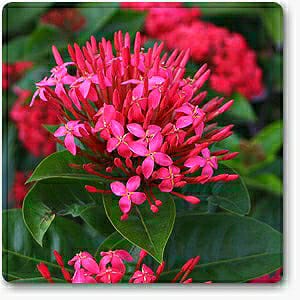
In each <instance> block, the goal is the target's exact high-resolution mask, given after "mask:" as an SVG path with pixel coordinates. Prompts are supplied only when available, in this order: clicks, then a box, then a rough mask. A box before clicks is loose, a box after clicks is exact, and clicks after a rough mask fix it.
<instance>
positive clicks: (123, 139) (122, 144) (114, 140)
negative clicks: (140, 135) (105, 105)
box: [107, 120, 132, 158]
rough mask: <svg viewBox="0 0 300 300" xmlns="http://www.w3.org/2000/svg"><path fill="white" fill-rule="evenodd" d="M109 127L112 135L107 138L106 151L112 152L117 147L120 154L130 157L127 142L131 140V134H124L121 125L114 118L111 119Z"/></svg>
mask: <svg viewBox="0 0 300 300" xmlns="http://www.w3.org/2000/svg"><path fill="white" fill-rule="evenodd" d="M110 128H111V132H112V134H113V136H114V137H111V138H110V139H109V140H108V142H107V151H108V152H112V151H113V150H115V149H117V150H118V153H119V155H120V156H122V157H125V158H127V157H130V156H131V151H130V149H129V145H128V144H129V143H130V142H131V141H132V137H131V134H130V133H126V134H124V128H123V126H122V125H121V124H120V123H119V122H118V121H116V120H111V123H110Z"/></svg>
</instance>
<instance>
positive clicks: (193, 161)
mask: <svg viewBox="0 0 300 300" xmlns="http://www.w3.org/2000/svg"><path fill="white" fill-rule="evenodd" d="M205 163H206V160H205V159H204V158H202V157H200V156H194V157H190V158H188V159H187V160H186V161H185V163H184V166H185V167H188V168H193V167H195V166H199V167H203V166H204V165H205Z"/></svg>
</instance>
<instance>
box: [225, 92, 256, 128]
mask: <svg viewBox="0 0 300 300" xmlns="http://www.w3.org/2000/svg"><path fill="white" fill-rule="evenodd" d="M232 99H234V103H233V105H232V107H231V108H230V110H228V111H227V112H226V115H230V116H231V122H232V123H235V121H237V122H238V121H241V120H242V121H251V122H253V121H255V120H256V115H255V112H254V110H253V108H252V106H251V103H250V102H249V101H248V100H247V99H246V98H245V97H244V96H242V95H241V94H237V93H236V94H234V95H232Z"/></svg>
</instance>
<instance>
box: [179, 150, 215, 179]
mask: <svg viewBox="0 0 300 300" xmlns="http://www.w3.org/2000/svg"><path fill="white" fill-rule="evenodd" d="M201 154H202V156H203V157H201V156H194V157H191V158H189V159H187V160H186V162H185V163H184V165H185V166H186V167H188V168H193V169H194V168H197V167H198V168H200V167H201V168H203V169H202V173H201V176H208V178H210V177H211V176H212V175H213V173H214V170H213V169H217V168H218V161H217V158H216V157H215V156H210V151H209V150H208V148H205V149H203V150H202V151H201Z"/></svg>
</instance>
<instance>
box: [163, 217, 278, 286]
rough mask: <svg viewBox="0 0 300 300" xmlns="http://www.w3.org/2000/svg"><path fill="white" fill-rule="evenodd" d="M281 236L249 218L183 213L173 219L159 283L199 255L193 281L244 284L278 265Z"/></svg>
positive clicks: (273, 269) (173, 275)
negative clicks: (164, 265) (164, 266)
mask: <svg viewBox="0 0 300 300" xmlns="http://www.w3.org/2000/svg"><path fill="white" fill-rule="evenodd" d="M281 238H282V237H281V234H280V233H279V232H278V231H276V230H274V229H273V228H271V227H270V226H268V225H266V224H264V223H261V222H259V221H257V220H255V219H253V218H249V217H240V216H235V215H227V214H199V213H196V214H186V215H182V216H180V217H177V218H176V223H175V226H174V231H173V233H172V236H171V238H170V240H169V242H168V245H167V248H166V251H165V260H166V264H167V267H166V270H171V271H168V272H165V273H163V274H162V275H161V278H160V279H161V280H160V281H162V282H168V281H169V280H171V279H172V278H174V277H175V275H176V273H177V272H179V270H180V268H181V266H182V265H183V264H184V263H185V262H186V261H187V260H188V259H190V258H191V257H195V256H197V255H200V256H201V260H200V264H199V265H198V266H196V267H195V269H194V271H193V272H192V273H191V274H190V276H189V277H191V278H193V282H203V281H207V280H211V281H213V282H245V281H248V280H250V279H253V278H256V277H259V276H262V275H264V274H267V273H271V272H273V271H275V270H276V269H278V268H280V267H281V266H282V240H281Z"/></svg>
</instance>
